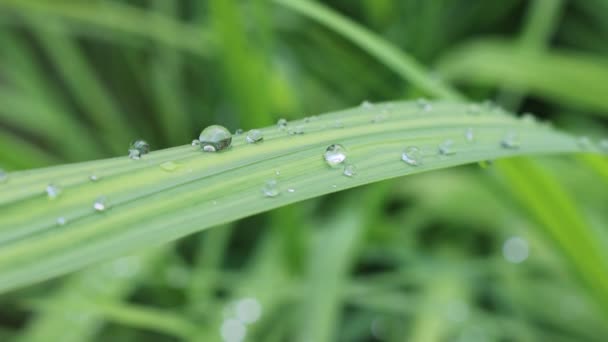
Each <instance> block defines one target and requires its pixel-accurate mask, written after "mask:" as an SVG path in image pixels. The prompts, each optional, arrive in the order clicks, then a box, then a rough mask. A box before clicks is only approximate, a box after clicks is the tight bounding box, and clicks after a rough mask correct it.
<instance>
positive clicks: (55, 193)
mask: <svg viewBox="0 0 608 342" xmlns="http://www.w3.org/2000/svg"><path fill="white" fill-rule="evenodd" d="M46 195H47V196H48V198H49V199H51V200H54V199H55V198H57V197H59V195H61V188H60V187H59V186H57V185H55V184H49V185H47V186H46Z"/></svg>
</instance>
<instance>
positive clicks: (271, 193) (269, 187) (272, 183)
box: [262, 179, 280, 197]
mask: <svg viewBox="0 0 608 342" xmlns="http://www.w3.org/2000/svg"><path fill="white" fill-rule="evenodd" d="M262 193H264V196H266V197H277V196H278V195H279V193H280V191H279V183H278V182H277V180H276V179H270V180H268V181H266V183H264V186H263V187H262Z"/></svg>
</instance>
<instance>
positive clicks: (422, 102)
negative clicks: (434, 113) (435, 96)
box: [416, 98, 433, 112]
mask: <svg viewBox="0 0 608 342" xmlns="http://www.w3.org/2000/svg"><path fill="white" fill-rule="evenodd" d="M416 104H417V105H418V108H420V109H421V110H422V111H424V112H430V111H431V110H433V105H432V104H431V103H430V102H429V101H428V100H427V99H423V98H420V99H418V100H416Z"/></svg>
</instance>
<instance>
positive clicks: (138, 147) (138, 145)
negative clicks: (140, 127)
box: [129, 139, 150, 160]
mask: <svg viewBox="0 0 608 342" xmlns="http://www.w3.org/2000/svg"><path fill="white" fill-rule="evenodd" d="M149 152H150V144H148V143H147V142H146V141H145V140H141V139H138V140H135V141H134V142H132V143H131V145H129V158H131V159H135V160H137V159H139V158H141V157H142V156H143V155H144V154H148V153H149Z"/></svg>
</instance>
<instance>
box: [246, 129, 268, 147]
mask: <svg viewBox="0 0 608 342" xmlns="http://www.w3.org/2000/svg"><path fill="white" fill-rule="evenodd" d="M245 140H247V142H248V143H250V144H255V143H259V142H261V141H262V140H264V134H263V133H262V131H260V130H259V129H252V130H251V131H249V132H247V137H245Z"/></svg>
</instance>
